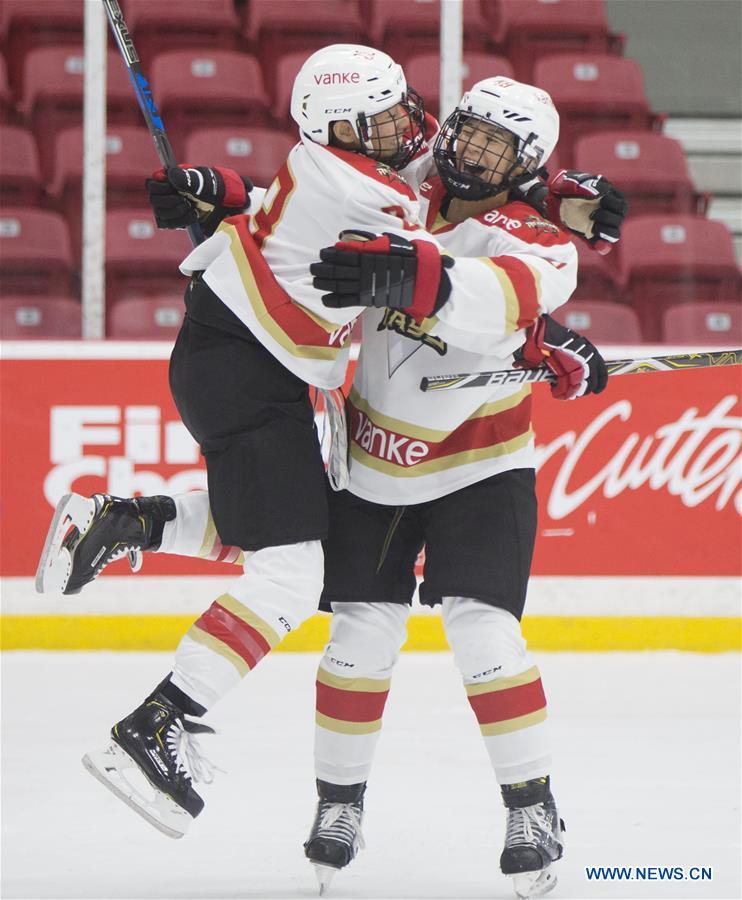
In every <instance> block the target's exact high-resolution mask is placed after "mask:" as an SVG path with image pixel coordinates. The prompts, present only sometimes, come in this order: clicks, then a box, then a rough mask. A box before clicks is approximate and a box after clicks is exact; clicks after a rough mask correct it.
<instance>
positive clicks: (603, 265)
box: [554, 170, 623, 301]
mask: <svg viewBox="0 0 742 900" xmlns="http://www.w3.org/2000/svg"><path fill="white" fill-rule="evenodd" d="M554 171H556V170H554ZM574 245H575V247H576V248H577V256H578V259H579V264H578V268H577V288H576V290H575V292H574V294H573V297H574V299H576V300H595V299H600V300H614V301H621V300H622V299H623V297H622V292H621V284H620V279H619V275H618V272H617V262H616V251H615V249H614V250H612V251H611V252H610V253H609V254H608V255H607V256H601V255H600V254H599V253H596V252H595V250H593V249H592V248H591V247H588V245H587V244H586V243H585V242H584V241H582V240H580V239H579V238H574Z"/></svg>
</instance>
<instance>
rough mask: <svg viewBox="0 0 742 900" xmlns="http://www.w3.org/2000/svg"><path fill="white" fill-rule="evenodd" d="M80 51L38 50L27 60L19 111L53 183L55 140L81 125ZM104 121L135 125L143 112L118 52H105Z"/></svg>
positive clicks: (68, 48) (77, 48)
mask: <svg viewBox="0 0 742 900" xmlns="http://www.w3.org/2000/svg"><path fill="white" fill-rule="evenodd" d="M83 64H84V58H83V48H82V47H81V46H78V45H69V46H63V47H39V48H38V49H36V50H32V51H31V52H30V53H29V54H28V56H27V57H26V67H25V87H24V91H23V111H24V113H25V115H26V116H27V117H28V120H29V121H30V122H31V125H32V128H33V131H34V134H35V135H36V142H37V144H38V148H39V157H40V162H41V171H42V174H43V175H44V177H45V178H51V176H52V166H53V164H54V139H55V138H56V136H57V134H58V133H59V132H60V131H61V130H62V129H63V128H71V127H73V126H76V125H82V98H83ZM107 93H108V104H107V106H108V112H107V116H108V121H109V123H111V124H118V125H125V124H133V125H138V124H139V123H140V122H141V113H140V111H139V108H138V106H137V103H136V99H135V97H134V92H133V91H132V87H131V83H130V81H129V77H128V75H127V74H126V67H125V66H124V64H123V62H122V61H121V58H120V56H119V54H118V52H117V51H116V50H111V49H109V51H108V81H107Z"/></svg>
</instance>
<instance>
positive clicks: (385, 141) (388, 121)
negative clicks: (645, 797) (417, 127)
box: [369, 103, 412, 159]
mask: <svg viewBox="0 0 742 900" xmlns="http://www.w3.org/2000/svg"><path fill="white" fill-rule="evenodd" d="M369 126H370V127H369V140H370V141H371V147H372V150H373V152H374V155H375V156H376V158H377V159H388V158H389V157H392V156H394V155H395V154H396V153H398V152H399V149H400V148H401V146H402V142H403V141H404V140H405V139H406V137H407V136H408V135H409V134H410V130H411V128H412V120H411V118H410V114H409V112H408V111H407V109H406V108H405V107H404V106H403V105H402V104H401V103H398V104H397V105H396V106H393V107H392V108H391V109H385V110H384V112H380V113H377V114H376V115H375V116H372V117H371V119H370V120H369Z"/></svg>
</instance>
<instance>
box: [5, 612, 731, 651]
mask: <svg viewBox="0 0 742 900" xmlns="http://www.w3.org/2000/svg"><path fill="white" fill-rule="evenodd" d="M193 620H194V617H193V616H84V615H76V616H50V615H39V616H15V615H6V616H1V617H0V649H2V650H174V649H175V647H176V646H177V644H178V641H179V640H180V638H181V637H182V635H183V634H185V632H186V631H187V630H188V628H189V627H190V626H191V624H192V623H193ZM329 624H330V617H329V616H327V615H321V614H317V615H315V616H312V618H311V619H309V620H308V621H307V622H305V623H304V624H303V625H302V626H301V628H299V629H297V630H296V631H295V632H292V633H291V634H289V635H288V636H287V637H286V638H285V639H284V640H283V642H282V643H281V644H279V646H278V647H277V648H276V650H278V651H320V650H322V648H323V647H324V645H325V644H326V643H327V640H328V633H329ZM523 632H524V634H525V636H526V639H527V641H528V645H529V647H530V649H531V650H569V651H582V650H584V651H601V650H690V651H695V652H703V653H719V652H723V651H729V650H737V651H739V650H742V619H739V618H733V617H707V618H700V617H685V616H646V617H638V616H637V617H633V616H627V617H622V616H532V617H528V616H526V617H525V619H524V620H523ZM404 649H405V650H446V649H448V644H447V643H446V638H445V635H444V633H443V625H442V622H441V619H440V617H439V616H424V615H423V616H420V615H417V616H411V617H410V624H409V639H408V641H407V643H406V644H405V646H404Z"/></svg>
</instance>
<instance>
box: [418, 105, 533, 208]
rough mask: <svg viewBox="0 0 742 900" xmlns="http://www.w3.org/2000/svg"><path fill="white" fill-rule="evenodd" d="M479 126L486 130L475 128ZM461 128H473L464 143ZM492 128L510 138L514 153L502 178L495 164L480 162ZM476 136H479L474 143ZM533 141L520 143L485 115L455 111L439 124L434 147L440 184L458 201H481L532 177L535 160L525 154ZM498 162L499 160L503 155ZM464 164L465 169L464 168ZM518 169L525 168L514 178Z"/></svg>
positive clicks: (512, 134)
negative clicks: (493, 166) (511, 162)
mask: <svg viewBox="0 0 742 900" xmlns="http://www.w3.org/2000/svg"><path fill="white" fill-rule="evenodd" d="M478 123H481V124H482V125H487V126H488V127H487V128H486V129H484V128H481V127H477V126H478ZM464 125H469V126H470V127H472V133H471V135H470V137H468V138H467V139H466V140H464V139H462V138H461V132H462V129H463V127H464ZM493 125H494V126H495V127H496V128H497V129H498V130H499V131H501V132H503V134H504V135H505V136H507V137H509V138H511V139H512V147H513V149H514V150H515V161H514V162H513V164H512V165H511V166H510V167H509V168H508V169H507V170H506V171H505V172H504V173H503V174H502V175H500V173H499V171H496V170H497V169H499V167H498V165H497V162H496V163H495V168H494V169H493V168H491V167H490V166H488V165H485V164H484V163H483V162H482V158H483V156H484V153H485V148H486V147H487V144H488V142H489V140H490V139H491V137H492V131H491V129H492V127H493ZM475 137H478V140H477V141H476V144H475V143H474V138H475ZM535 140H536V135H535V134H533V133H532V134H530V135H529V136H528V138H527V139H526V140H523V139H522V138H519V137H518V136H517V135H516V134H514V133H513V132H512V131H510V130H509V129H508V128H503V127H502V126H501V125H499V124H497V123H495V122H492V121H491V120H490V119H486V118H485V117H484V116H478V115H475V114H474V113H470V112H464V111H463V110H458V109H457V110H455V111H454V112H453V113H451V115H450V116H449V117H448V118H447V119H446V121H445V122H444V123H443V125H441V130H440V131H439V132H438V136H437V137H436V139H435V144H434V145H433V159H434V160H435V165H436V168H437V169H438V174H439V175H440V178H441V181H442V182H443V184H444V185H445V186H446V190H447V192H448V193H449V194H450V195H451V196H453V197H458V198H460V199H461V200H484V199H485V198H486V197H494V196H495V194H499V193H501V192H502V191H505V190H510V189H511V188H513V187H515V186H516V185H517V184H520V183H522V182H525V181H528V180H529V179H530V178H532V177H533V173H534V172H535V171H536V169H537V168H538V160H537V159H536V158H534V157H531V156H528V155H526V149H527V148H528V147H530V145H531V144H532V143H533V142H534V141H535ZM503 155H504V153H503ZM499 159H502V155H501V156H500V157H499ZM499 159H498V161H499ZM464 161H466V169H464V168H463V164H464ZM519 168H523V169H524V171H523V172H522V174H519V175H514V174H513V173H514V172H515V170H516V169H519ZM492 179H495V180H494V181H493V180H492Z"/></svg>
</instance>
